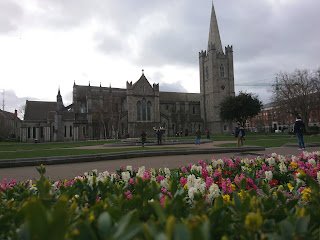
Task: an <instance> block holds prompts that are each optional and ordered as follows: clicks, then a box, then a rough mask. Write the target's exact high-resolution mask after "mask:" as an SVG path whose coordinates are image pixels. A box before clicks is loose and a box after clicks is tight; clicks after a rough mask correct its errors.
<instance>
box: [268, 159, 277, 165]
mask: <svg viewBox="0 0 320 240" xmlns="http://www.w3.org/2000/svg"><path fill="white" fill-rule="evenodd" d="M266 162H268V163H269V166H274V165H275V164H276V160H275V159H274V158H273V157H271V158H267V159H266Z"/></svg>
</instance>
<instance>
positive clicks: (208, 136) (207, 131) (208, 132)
mask: <svg viewBox="0 0 320 240" xmlns="http://www.w3.org/2000/svg"><path fill="white" fill-rule="evenodd" d="M206 135H207V139H210V131H209V130H208V129H207V130H206Z"/></svg>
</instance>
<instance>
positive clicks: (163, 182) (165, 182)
mask: <svg viewBox="0 0 320 240" xmlns="http://www.w3.org/2000/svg"><path fill="white" fill-rule="evenodd" d="M160 186H161V187H164V188H165V189H168V188H169V183H168V180H167V179H163V180H161V181H160Z"/></svg>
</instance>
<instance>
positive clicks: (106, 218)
mask: <svg viewBox="0 0 320 240" xmlns="http://www.w3.org/2000/svg"><path fill="white" fill-rule="evenodd" d="M98 230H99V233H100V236H101V237H102V238H106V237H108V235H109V234H110V232H111V230H112V219H111V216H110V214H109V213H108V212H103V213H101V214H100V216H99V218H98Z"/></svg>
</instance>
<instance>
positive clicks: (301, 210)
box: [295, 206, 306, 217]
mask: <svg viewBox="0 0 320 240" xmlns="http://www.w3.org/2000/svg"><path fill="white" fill-rule="evenodd" d="M295 208H296V213H297V217H303V216H305V215H306V209H305V208H300V207H298V206H295Z"/></svg>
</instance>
